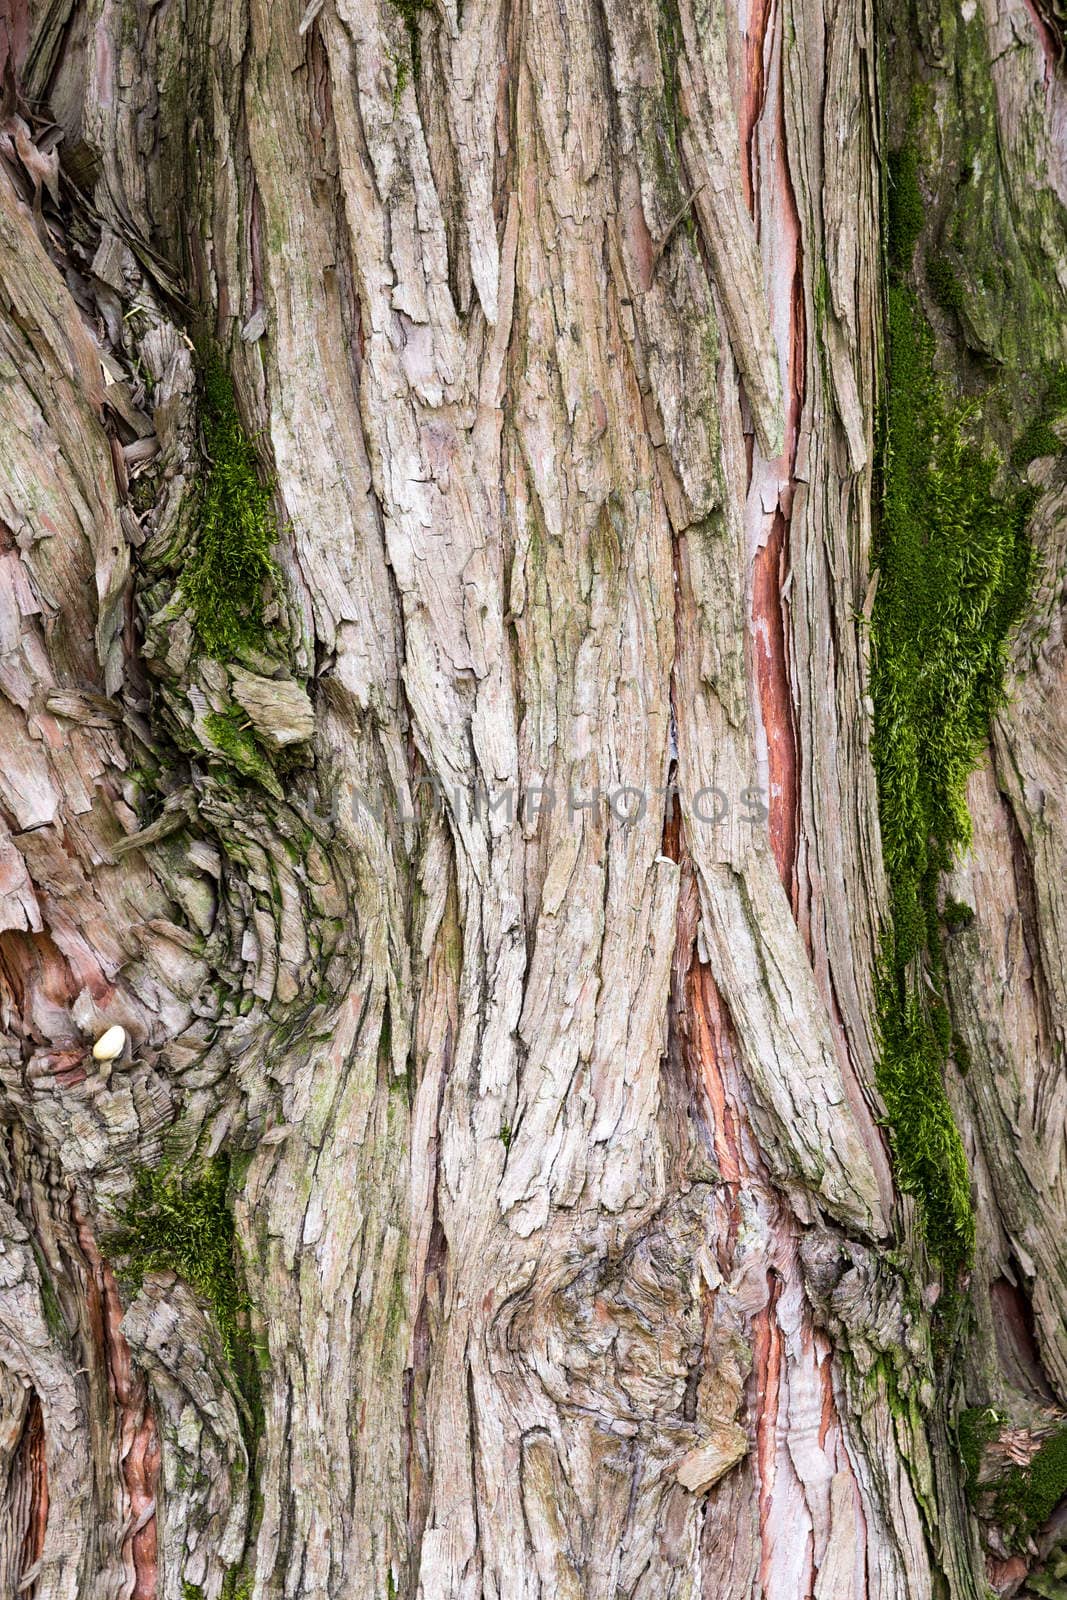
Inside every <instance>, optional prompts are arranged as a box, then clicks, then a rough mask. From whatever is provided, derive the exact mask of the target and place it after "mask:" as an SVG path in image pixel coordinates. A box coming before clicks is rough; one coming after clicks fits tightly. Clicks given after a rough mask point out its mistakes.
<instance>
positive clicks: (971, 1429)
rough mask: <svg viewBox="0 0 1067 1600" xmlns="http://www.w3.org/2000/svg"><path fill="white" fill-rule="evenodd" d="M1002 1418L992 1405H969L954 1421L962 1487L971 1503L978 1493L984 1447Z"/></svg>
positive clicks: (999, 1425) (996, 1429) (995, 1431)
mask: <svg viewBox="0 0 1067 1600" xmlns="http://www.w3.org/2000/svg"><path fill="white" fill-rule="evenodd" d="M1002 1421H1003V1419H1002V1418H1001V1417H1000V1416H999V1415H998V1413H997V1412H996V1411H994V1410H993V1407H992V1406H969V1407H968V1408H967V1410H966V1411H961V1412H960V1414H959V1418H958V1419H957V1422H956V1441H957V1443H958V1445H959V1452H960V1460H961V1461H962V1462H963V1469H964V1484H963V1486H964V1488H965V1489H966V1491H967V1498H968V1500H970V1501H971V1502H972V1504H973V1502H974V1499H975V1497H976V1495H977V1493H978V1479H979V1477H980V1475H981V1471H982V1455H983V1452H984V1451H985V1447H986V1445H987V1444H989V1443H990V1442H991V1441H992V1440H993V1439H995V1438H996V1436H997V1434H998V1433H999V1432H1000V1428H1001V1423H1002Z"/></svg>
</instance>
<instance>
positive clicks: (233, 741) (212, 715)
mask: <svg viewBox="0 0 1067 1600" xmlns="http://www.w3.org/2000/svg"><path fill="white" fill-rule="evenodd" d="M204 728H205V731H206V733H207V734H208V737H209V738H210V739H211V741H212V743H213V744H214V745H216V746H217V748H218V749H219V751H221V753H222V755H223V756H225V758H226V760H227V761H228V762H229V763H230V765H231V766H233V767H234V768H235V769H236V770H237V771H238V772H239V773H241V775H242V776H243V777H245V778H251V779H252V780H253V781H254V782H255V783H259V784H261V785H262V787H263V788H264V789H266V790H267V792H268V793H269V794H272V795H274V797H275V799H277V800H280V799H282V788H281V784H280V783H279V782H278V779H277V777H276V775H275V772H274V768H273V766H272V765H271V763H270V761H269V759H268V757H267V755H266V753H265V752H264V750H263V747H262V746H261V744H260V742H259V740H258V739H257V738H256V736H255V734H254V733H253V732H252V730H251V729H250V727H249V725H248V718H247V717H246V716H245V715H244V713H243V712H242V711H237V710H234V709H232V708H231V709H230V710H228V711H212V712H209V713H208V714H207V716H206V717H205V718H204Z"/></svg>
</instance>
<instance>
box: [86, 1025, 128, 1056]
mask: <svg viewBox="0 0 1067 1600" xmlns="http://www.w3.org/2000/svg"><path fill="white" fill-rule="evenodd" d="M125 1048H126V1029H125V1028H120V1027H119V1025H118V1023H116V1024H115V1026H114V1027H113V1028H108V1030H107V1032H106V1033H102V1034H101V1035H100V1037H99V1039H98V1040H97V1041H96V1043H95V1044H94V1045H93V1060H94V1061H115V1060H116V1059H117V1058H118V1057H119V1056H120V1055H121V1054H122V1052H123V1051H124V1050H125Z"/></svg>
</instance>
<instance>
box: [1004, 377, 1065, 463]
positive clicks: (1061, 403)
mask: <svg viewBox="0 0 1067 1600" xmlns="http://www.w3.org/2000/svg"><path fill="white" fill-rule="evenodd" d="M1065 418H1067V364H1065V365H1063V366H1058V367H1053V368H1052V369H1051V370H1049V371H1048V372H1047V373H1046V375H1045V382H1044V392H1043V394H1042V397H1041V403H1040V406H1039V407H1038V411H1037V415H1036V416H1035V417H1034V418H1033V420H1032V421H1031V422H1030V424H1029V425H1028V427H1026V428H1025V429H1024V430H1023V432H1022V433H1021V434H1020V436H1019V438H1018V440H1017V441H1016V444H1015V448H1014V449H1013V451H1012V453H1011V462H1012V466H1013V467H1016V468H1017V469H1019V470H1021V469H1022V468H1023V467H1025V466H1027V465H1029V463H1030V462H1031V461H1035V460H1036V459H1037V458H1038V456H1055V455H1059V453H1060V451H1061V450H1062V449H1063V445H1062V444H1061V443H1060V441H1059V439H1058V438H1057V437H1056V435H1055V433H1053V431H1052V425H1053V423H1055V422H1062V421H1063V420H1064V419H1065Z"/></svg>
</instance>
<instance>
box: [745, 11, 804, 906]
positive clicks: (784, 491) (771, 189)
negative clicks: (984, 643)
mask: <svg viewBox="0 0 1067 1600" xmlns="http://www.w3.org/2000/svg"><path fill="white" fill-rule="evenodd" d="M781 28H782V19H781V16H780V13H779V12H778V11H777V10H776V9H775V8H774V6H773V4H772V3H771V0H752V5H751V9H750V12H749V16H748V21H747V27H746V31H745V82H744V84H743V86H742V94H741V106H740V112H739V123H740V137H741V146H742V153H743V160H742V170H743V174H744V179H745V192H746V198H747V201H748V205H749V209H750V210H751V211H752V215H753V220H754V221H755V223H756V229H757V233H758V234H759V235H760V244H761V249H762V252H763V258H764V263H765V273H766V278H767V293H768V299H769V302H770V308H771V325H772V328H773V329H774V330H775V332H776V335H777V337H778V341H779V356H780V359H781V361H782V366H783V379H784V385H783V387H784V394H785V403H786V416H785V424H786V426H785V447H784V450H783V452H782V455H781V456H780V457H779V458H778V459H777V460H776V461H773V462H770V461H764V460H763V459H762V458H761V457H760V456H759V454H758V450H756V449H755V446H754V448H753V455H752V460H751V467H750V473H749V490H750V514H751V520H750V529H752V531H753V532H754V533H755V538H754V541H753V573H752V626H753V637H754V641H755V672H756V687H757V693H758V697H759V707H760V714H761V717H762V721H763V728H764V733H765V737H766V758H767V778H768V786H769V795H768V801H767V804H768V809H769V811H770V819H769V828H770V837H771V845H772V848H773V850H774V855H775V860H776V862H777V864H778V871H779V874H780V876H781V879H782V882H783V884H784V886H785V889H786V892H787V894H789V896H790V900H791V902H792V903H793V907H794V913H795V910H796V893H795V884H794V868H795V861H796V851H797V788H798V774H797V763H798V753H797V740H796V729H795V726H794V719H793V696H792V688H791V684H790V674H789V652H788V628H787V619H786V601H785V600H784V598H783V590H784V585H785V582H786V578H787V573H788V567H789V526H790V517H791V514H792V507H793V492H794V487H795V483H796V458H797V441H798V435H799V428H800V416H801V409H802V406H803V401H804V354H805V351H804V339H805V329H804V303H803V298H802V296H803V283H802V269H803V261H802V255H801V246H800V217H799V214H798V211H797V206H796V198H795V196H794V194H793V186H792V181H791V179H790V176H789V168H788V163H787V160H786V142H785V112H784V105H783V95H784V83H783V71H782V47H781ZM772 70H773V72H774V74H775V81H776V84H777V94H776V95H775V97H774V104H773V105H772V106H770V107H768V91H767V85H768V81H769V74H770V72H771V71H772ZM765 116H766V117H767V118H768V120H772V121H773V126H772V127H771V128H768V129H767V130H765V133H764V137H763V138H761V129H760V124H761V122H763V120H764V118H765ZM768 160H769V161H770V163H771V164H770V169H769V170H767V163H768Z"/></svg>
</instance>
